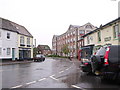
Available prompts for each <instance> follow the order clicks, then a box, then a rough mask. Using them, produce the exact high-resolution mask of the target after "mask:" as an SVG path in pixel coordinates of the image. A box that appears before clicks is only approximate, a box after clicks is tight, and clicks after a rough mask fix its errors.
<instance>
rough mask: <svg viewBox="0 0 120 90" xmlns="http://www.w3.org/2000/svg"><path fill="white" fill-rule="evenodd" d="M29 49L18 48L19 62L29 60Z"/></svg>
mask: <svg viewBox="0 0 120 90" xmlns="http://www.w3.org/2000/svg"><path fill="white" fill-rule="evenodd" d="M30 59H31V49H30V48H19V60H30Z"/></svg>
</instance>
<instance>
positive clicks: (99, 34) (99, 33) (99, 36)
mask: <svg viewBox="0 0 120 90" xmlns="http://www.w3.org/2000/svg"><path fill="white" fill-rule="evenodd" d="M100 41H101V32H100V31H99V32H98V42H100Z"/></svg>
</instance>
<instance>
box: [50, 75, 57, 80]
mask: <svg viewBox="0 0 120 90" xmlns="http://www.w3.org/2000/svg"><path fill="white" fill-rule="evenodd" d="M50 78H52V79H54V80H56V81H58V79H56V78H54V77H53V76H50Z"/></svg>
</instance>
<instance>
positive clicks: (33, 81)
mask: <svg viewBox="0 0 120 90" xmlns="http://www.w3.org/2000/svg"><path fill="white" fill-rule="evenodd" d="M33 83H36V81H32V82H29V83H26V84H27V85H29V84H33Z"/></svg>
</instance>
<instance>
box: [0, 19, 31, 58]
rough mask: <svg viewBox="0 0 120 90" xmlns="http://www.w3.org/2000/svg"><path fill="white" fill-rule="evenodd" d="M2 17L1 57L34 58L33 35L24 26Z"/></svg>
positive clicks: (0, 31)
mask: <svg viewBox="0 0 120 90" xmlns="http://www.w3.org/2000/svg"><path fill="white" fill-rule="evenodd" d="M0 19H1V25H0V42H1V43H0V59H5V60H6V59H12V60H15V59H24V60H25V59H31V58H33V36H32V35H31V34H30V33H29V32H28V31H27V29H26V28H25V27H24V26H21V25H19V24H16V23H14V22H12V21H9V20H7V19H3V18H0Z"/></svg>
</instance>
